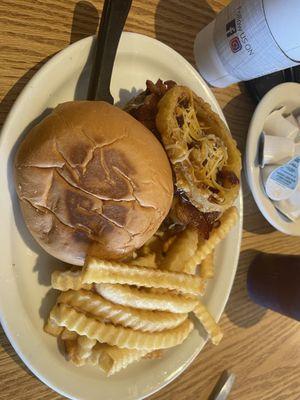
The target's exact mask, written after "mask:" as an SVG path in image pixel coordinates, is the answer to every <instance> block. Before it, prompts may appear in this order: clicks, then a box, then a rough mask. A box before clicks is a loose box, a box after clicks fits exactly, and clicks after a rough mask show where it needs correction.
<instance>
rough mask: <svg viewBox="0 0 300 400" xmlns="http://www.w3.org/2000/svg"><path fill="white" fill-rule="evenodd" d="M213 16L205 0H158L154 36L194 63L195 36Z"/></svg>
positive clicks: (213, 13)
mask: <svg viewBox="0 0 300 400" xmlns="http://www.w3.org/2000/svg"><path fill="white" fill-rule="evenodd" d="M214 17H215V12H214V11H213V9H212V8H211V6H210V5H209V4H208V2H207V1H206V0H190V1H178V0H160V1H159V2H158V5H157V8H156V12H155V33H156V38H157V39H158V40H160V41H162V42H163V43H165V44H167V45H168V46H170V47H172V48H173V49H175V50H176V51H177V52H178V53H180V54H181V55H182V56H184V57H185V58H186V59H187V60H188V61H189V62H191V63H192V64H194V57H193V44H194V40H195V37H196V35H197V33H198V32H199V31H200V30H201V29H202V28H204V27H205V26H206V25H207V24H208V23H209V22H211V21H212V20H213V19H214Z"/></svg>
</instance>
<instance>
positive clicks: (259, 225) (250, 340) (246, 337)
mask: <svg viewBox="0 0 300 400" xmlns="http://www.w3.org/2000/svg"><path fill="white" fill-rule="evenodd" d="M228 3H229V1H228V0H207V1H205V0H186V1H182V0H133V5H132V9H131V11H130V14H129V17H128V21H127V24H126V30H128V31H133V32H140V33H143V34H145V35H148V36H151V37H155V38H157V39H159V40H161V41H162V42H164V43H166V44H168V45H169V46H171V47H173V48H174V49H176V50H177V51H178V52H179V53H181V54H182V55H183V56H184V57H185V58H186V59H187V60H188V61H190V62H191V63H193V62H194V61H193V55H192V48H193V40H194V37H195V35H196V33H197V32H198V31H199V30H200V29H201V28H203V27H204V26H205V25H206V24H207V23H209V22H210V21H211V20H212V19H213V18H214V16H215V14H216V13H217V12H219V11H220V10H221V9H222V8H223V7H224V6H225V5H226V4H228ZM101 9H102V1H96V0H94V1H90V2H87V1H79V2H77V1H76V0H63V1H61V0H0V43H1V46H0V48H1V51H0V100H1V109H0V122H1V125H2V124H3V122H4V120H5V118H6V116H7V113H8V112H9V110H10V108H11V106H12V104H13V102H14V101H15V99H16V97H17V96H18V94H19V93H20V92H21V90H22V89H23V87H24V85H25V84H26V83H27V82H28V80H29V79H30V78H31V77H32V76H33V75H34V74H35V72H36V71H37V70H38V69H39V68H40V67H41V66H42V65H43V64H44V63H45V62H46V61H47V60H48V59H49V58H50V57H51V56H52V55H53V54H55V53H56V52H58V51H59V50H61V49H63V48H65V47H66V46H68V45H69V44H70V43H73V42H74V41H77V40H79V39H82V38H83V37H85V36H89V35H91V34H93V33H95V30H96V27H97V24H98V19H99V16H100V15H101ZM99 10H100V11H99ZM214 93H215V95H216V97H217V99H218V101H219V103H220V105H221V107H222V108H223V111H224V114H225V116H226V118H227V121H228V123H229V126H230V128H231V131H232V133H233V135H234V136H235V137H236V139H237V140H238V143H239V147H240V149H241V150H242V151H243V150H244V147H245V140H246V136H247V129H248V125H249V121H250V119H251V116H252V114H253V110H254V105H253V103H252V101H251V99H250V98H249V96H248V94H247V93H246V92H245V90H244V87H243V85H233V86H230V87H229V88H227V89H215V90H214ZM243 190H244V230H243V241H242V248H241V254H240V262H239V266H238V270H237V274H236V278H235V282H234V285H233V290H232V293H231V296H230V299H229V302H228V304H227V307H226V310H225V312H224V314H223V316H222V319H221V326H222V329H223V331H224V332H225V337H224V340H223V341H222V343H221V344H220V345H219V346H218V347H213V346H212V345H211V344H208V345H206V346H205V348H204V350H203V351H202V352H201V353H200V355H199V356H198V357H197V358H196V360H195V361H194V362H193V363H192V365H190V367H189V368H188V369H187V370H186V371H185V372H184V373H183V374H182V375H181V376H180V377H179V378H177V379H176V380H175V381H174V382H173V383H171V384H170V385H169V386H167V387H166V388H164V389H163V390H161V391H160V392H158V393H157V394H155V395H153V396H152V397H151V399H152V400H154V399H155V400H171V399H176V400H183V399H184V400H198V399H199V400H204V399H207V397H208V394H209V392H210V391H211V389H212V387H213V386H214V384H215V382H216V381H217V379H218V377H219V375H220V374H221V372H222V371H223V370H224V369H230V370H231V371H233V372H234V373H235V374H236V375H237V380H236V384H235V385H234V388H233V391H232V394H231V396H230V399H232V400H296V399H297V400H299V399H300V346H299V343H300V329H299V325H298V324H297V322H295V321H292V320H290V319H288V318H286V317H283V316H281V315H279V314H275V313H273V312H271V311H266V310H265V309H263V308H261V307H259V306H257V305H255V304H254V303H252V302H251V301H250V300H249V298H248V296H247V291H246V283H245V282H246V274H247V269H248V266H249V264H250V262H251V260H252V259H253V258H254V256H255V255H256V254H257V253H258V252H268V253H282V254H284V253H285V254H300V238H294V237H288V236H285V235H283V234H280V233H279V232H277V231H275V230H274V229H273V228H272V227H271V226H270V225H269V224H268V223H267V222H266V220H265V219H264V218H263V216H262V215H261V214H260V212H259V210H258V209H257V207H256V205H255V203H254V200H253V198H252V195H251V193H250V191H249V188H248V186H247V184H246V182H244V186H243ZM0 399H15V400H21V399H22V400H23V399H24V400H41V399H43V400H46V399H47V400H50V399H51V400H53V399H62V397H61V396H59V395H58V394H56V393H55V392H53V391H52V390H51V389H49V388H47V387H46V386H45V385H44V384H42V383H41V382H40V381H39V380H38V379H37V378H35V377H34V376H33V375H32V373H31V372H30V371H29V370H28V369H27V368H26V367H25V366H24V364H23V363H22V362H21V361H20V359H19V358H18V356H17V355H16V353H15V352H14V350H13V349H12V347H11V345H10V344H9V342H8V340H7V338H6V336H5V335H4V333H3V331H2V329H1V327H0ZM103 400H106V399H103ZM120 400H121V399H120Z"/></svg>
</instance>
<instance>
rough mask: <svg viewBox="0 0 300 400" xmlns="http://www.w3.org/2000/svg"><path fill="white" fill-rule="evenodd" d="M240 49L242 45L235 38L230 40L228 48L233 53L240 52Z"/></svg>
mask: <svg viewBox="0 0 300 400" xmlns="http://www.w3.org/2000/svg"><path fill="white" fill-rule="evenodd" d="M242 47H243V46H242V43H241V42H240V39H239V38H238V37H237V36H235V37H234V38H232V39H231V40H230V48H231V51H232V52H233V53H237V52H238V51H240V50H242Z"/></svg>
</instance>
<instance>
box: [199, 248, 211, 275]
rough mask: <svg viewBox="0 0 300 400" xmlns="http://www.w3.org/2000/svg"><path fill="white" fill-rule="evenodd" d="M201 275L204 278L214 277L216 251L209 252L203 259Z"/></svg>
mask: <svg viewBox="0 0 300 400" xmlns="http://www.w3.org/2000/svg"><path fill="white" fill-rule="evenodd" d="M199 275H200V276H201V278H203V279H212V278H213V277H214V252H212V253H210V254H208V255H207V256H206V257H205V258H204V260H203V261H202V263H201V265H200V272H199Z"/></svg>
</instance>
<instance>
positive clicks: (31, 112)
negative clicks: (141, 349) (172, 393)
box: [0, 32, 242, 400]
mask: <svg viewBox="0 0 300 400" xmlns="http://www.w3.org/2000/svg"><path fill="white" fill-rule="evenodd" d="M91 45H92V38H91V37H89V38H86V39H84V40H81V41H79V42H77V43H75V44H73V45H72V46H69V47H68V48H66V49H65V50H63V51H62V52H60V53H59V54H57V55H56V56H54V57H53V58H52V59H51V60H50V61H49V62H48V63H47V64H46V65H45V66H44V67H43V68H41V70H40V71H39V72H38V73H37V74H36V75H35V76H34V78H33V79H32V80H31V81H30V82H29V83H28V85H27V86H26V88H25V89H24V90H23V92H22V94H21V95H20V96H19V98H18V99H17V101H16V103H15V104H14V106H13V108H12V110H11V112H10V114H9V116H8V118H7V120H6V123H5V126H4V128H3V132H2V136H1V144H0V146H1V147H0V148H1V160H0V165H1V167H0V171H1V172H0V173H1V181H0V183H1V187H0V202H1V228H0V243H1V252H0V265H1V269H0V313H1V323H2V326H3V328H4V330H5V332H6V335H7V336H8V338H9V340H10V342H11V344H12V345H13V346H14V348H15V350H16V352H17V353H18V354H19V356H20V357H21V359H22V360H23V361H24V363H25V364H26V365H27V366H28V368H30V369H31V371H32V372H33V373H34V374H35V375H36V376H37V377H38V378H39V379H41V380H42V381H43V382H44V383H45V384H47V385H48V386H50V387H51V388H52V389H54V390H56V391H57V392H59V393H60V394H62V395H64V396H66V397H69V398H71V399H82V400H96V399H97V400H98V399H99V398H100V397H101V398H102V399H110V400H120V399H122V400H129V399H131V400H132V399H142V398H145V397H146V396H148V395H150V394H151V393H153V392H155V391H157V390H159V389H160V388H162V387H163V386H165V385H166V384H167V383H169V382H171V381H172V380H173V379H174V378H175V377H176V376H178V375H179V374H180V373H181V372H182V371H183V370H184V369H185V368H186V367H187V366H188V365H189V364H190V363H191V362H192V360H193V359H194V358H195V357H196V356H197V354H198V353H199V351H200V350H201V348H202V347H203V345H204V344H205V341H206V337H205V334H203V332H202V331H200V330H194V332H193V333H192V334H191V335H190V336H189V338H188V339H187V340H186V341H185V342H184V343H183V344H182V345H180V346H178V347H176V348H174V349H171V350H169V351H167V352H166V355H165V356H164V358H163V359H162V360H156V361H142V362H140V363H137V364H135V365H133V366H131V367H129V368H128V369H126V370H124V371H123V372H121V373H119V374H117V375H116V376H113V377H111V378H109V379H108V378H105V377H104V376H103V375H102V373H101V372H100V371H98V370H97V369H95V368H92V367H84V368H76V367H74V366H72V365H71V364H70V363H68V362H67V361H66V360H65V359H64V357H63V355H62V354H61V353H60V351H59V349H58V347H57V342H56V340H55V339H54V338H52V337H50V336H48V335H47V334H45V333H44V332H43V329H42V328H43V319H44V318H45V317H46V316H47V315H48V312H49V310H50V308H51V306H52V305H53V303H54V300H55V297H56V293H55V291H50V292H49V286H50V274H51V271H52V270H53V269H55V268H57V267H58V266H59V265H60V263H59V262H58V261H57V260H56V259H54V258H52V257H50V256H48V255H47V254H46V253H45V252H43V250H41V249H40V248H39V246H38V245H37V244H36V243H35V242H34V240H33V239H32V238H31V236H30V234H29V233H28V231H27V229H26V228H25V226H24V223H23V220H22V216H21V214H20V210H19V206H18V201H17V199H16V195H15V190H14V184H13V177H12V160H13V156H14V153H15V150H16V147H17V145H18V143H19V140H20V137H23V136H24V133H25V132H27V130H28V127H30V126H32V125H33V124H35V123H36V122H37V121H38V120H39V118H40V116H41V115H45V110H47V109H49V108H52V107H55V106H56V105H57V104H59V103H62V102H64V101H67V100H72V99H74V98H75V99H82V98H84V96H85V94H86V88H87V77H88V71H87V70H88V68H87V67H85V66H86V65H89V64H90V63H89V57H88V55H89V52H90V48H91ZM158 78H162V79H163V80H167V79H173V80H175V81H177V82H178V83H180V84H184V85H187V86H189V87H190V88H192V89H193V90H194V91H195V92H196V93H198V94H199V95H200V96H202V97H203V98H204V99H205V100H206V101H208V102H209V103H211V105H212V107H213V109H214V110H215V111H216V112H218V113H219V114H220V116H221V117H222V118H223V119H224V116H223V114H222V111H221V109H220V107H219V106H218V104H217V101H216V99H215V98H214V96H213V94H212V93H211V91H210V90H209V89H208V87H207V85H206V84H205V83H204V82H203V80H202V79H201V78H200V77H199V75H198V73H197V72H196V71H195V70H194V69H193V68H192V67H191V66H190V64H189V63H188V62H187V61H186V60H185V59H184V58H183V57H181V56H180V55H179V54H177V53H176V52H175V51H174V50H172V49H170V48H169V47H167V46H166V45H164V44H162V43H160V42H159V41H157V40H154V39H151V38H149V37H146V36H142V35H138V34H134V33H127V32H124V33H123V35H122V38H121V41H120V45H119V49H118V54H117V58H116V61H115V66H114V70H113V75H112V85H111V88H112V94H113V96H114V98H115V100H116V101H117V100H119V99H120V98H121V101H122V102H124V101H126V100H128V99H129V98H130V97H131V96H132V95H134V94H135V93H136V91H137V90H141V89H142V88H144V87H145V80H146V79H151V80H153V81H156V79H158ZM237 205H238V206H239V209H240V222H239V224H238V225H237V226H236V227H235V228H234V229H233V231H232V232H231V234H230V235H229V236H228V237H227V238H226V240H224V241H223V242H222V244H221V245H220V247H219V248H218V251H217V254H216V262H217V266H216V277H215V279H214V280H213V282H212V283H211V284H210V286H209V288H208V291H207V294H206V297H205V299H204V301H205V303H206V304H207V306H208V308H209V310H210V311H211V313H212V314H213V316H214V317H215V318H217V319H219V317H220V315H221V314H222V312H223V310H224V307H225V304H226V302H227V299H228V296H229V293H230V290H231V286H232V282H233V279H234V275H235V271H236V266H237V262H238V256H239V250H240V239H241V227H242V197H241V196H240V197H239V200H238V202H237Z"/></svg>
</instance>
